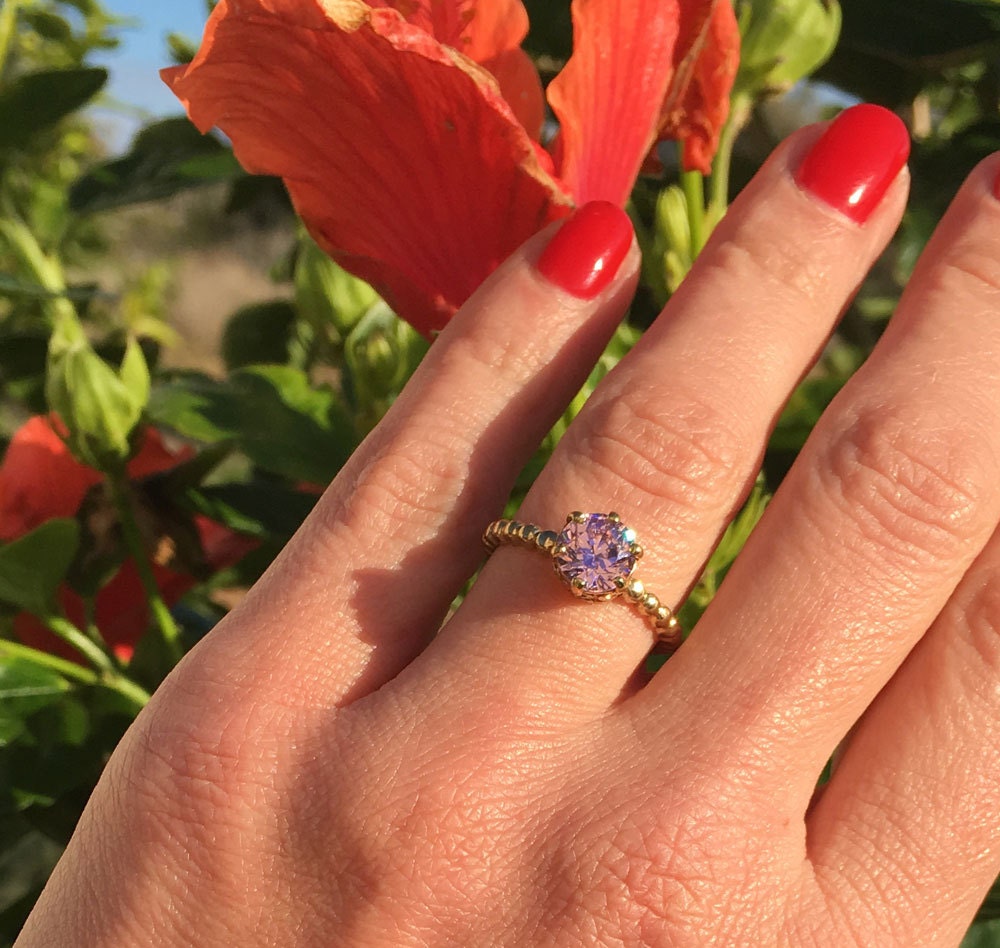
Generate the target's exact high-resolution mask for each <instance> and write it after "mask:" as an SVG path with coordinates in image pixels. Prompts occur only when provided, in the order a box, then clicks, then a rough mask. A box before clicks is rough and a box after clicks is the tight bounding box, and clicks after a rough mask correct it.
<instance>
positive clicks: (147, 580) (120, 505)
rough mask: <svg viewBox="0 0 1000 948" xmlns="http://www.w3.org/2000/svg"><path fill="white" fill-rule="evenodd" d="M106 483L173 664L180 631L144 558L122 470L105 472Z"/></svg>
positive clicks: (178, 655)
mask: <svg viewBox="0 0 1000 948" xmlns="http://www.w3.org/2000/svg"><path fill="white" fill-rule="evenodd" d="M107 483H108V487H109V489H110V491H111V498H112V500H113V502H114V505H115V509H116V510H117V511H118V522H119V524H120V525H121V529H122V537H123V538H124V540H125V548H126V549H127V550H128V552H129V554H130V555H131V556H132V559H133V560H135V566H136V571H137V572H138V574H139V580H140V581H141V582H142V588H143V589H144V590H145V593H146V600H147V601H148V602H149V608H150V611H151V612H152V613H153V621H154V622H155V623H156V627H157V629H158V630H159V633H160V638H161V639H162V640H163V644H164V646H165V647H166V650H167V654H168V655H169V656H170V658H171V659H172V661H173V663H174V664H176V663H177V662H179V661H180V660H181V658H182V657H183V655H184V648H183V645H182V644H181V631H180V629H179V628H178V626H177V623H176V622H175V621H174V617H173V616H172V615H171V614H170V609H169V608H168V606H167V604H166V603H165V602H164V601H163V596H162V594H161V593H160V587H159V586H157V585H156V577H155V576H154V575H153V567H152V565H151V564H150V562H149V557H148V556H147V555H146V546H145V544H144V543H143V542H142V533H141V531H140V530H139V523H138V521H137V520H136V517H135V508H134V507H133V506H132V490H131V487H130V486H129V482H128V477H127V475H126V474H125V471H124V469H121V470H118V471H114V472H108V473H107Z"/></svg>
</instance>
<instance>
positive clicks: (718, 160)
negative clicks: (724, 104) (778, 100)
mask: <svg viewBox="0 0 1000 948" xmlns="http://www.w3.org/2000/svg"><path fill="white" fill-rule="evenodd" d="M749 119H750V102H749V100H748V99H746V98H743V97H739V98H734V99H733V101H732V105H731V106H730V109H729V118H727V119H726V124H725V125H723V126H722V131H721V132H720V134H719V148H718V151H716V153H715V161H714V162H713V163H712V181H711V189H710V197H709V205H710V206H711V207H712V209H713V211H714V217H715V219H716V220H717V219H719V218H720V217H722V212H723V210H724V209H725V208H726V207H727V206H728V204H729V175H730V169H731V168H732V162H733V146H734V145H735V144H736V139H737V137H738V136H739V134H740V132H741V131H743V128H744V126H745V125H746V123H747V122H748V121H749Z"/></svg>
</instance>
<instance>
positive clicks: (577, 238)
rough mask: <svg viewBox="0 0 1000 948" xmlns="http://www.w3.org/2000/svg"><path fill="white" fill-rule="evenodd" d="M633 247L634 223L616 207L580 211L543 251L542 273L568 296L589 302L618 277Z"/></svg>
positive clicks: (600, 204)
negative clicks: (616, 275)
mask: <svg viewBox="0 0 1000 948" xmlns="http://www.w3.org/2000/svg"><path fill="white" fill-rule="evenodd" d="M631 246H632V222H631V221H630V220H629V218H628V215H627V214H626V213H625V212H624V211H623V210H622V209H621V208H620V207H618V206H617V205H615V204H611V203H609V202H607V201H591V202H590V203H589V204H584V205H583V207H581V208H579V210H577V211H576V212H575V213H574V214H573V216H572V217H570V218H569V219H568V220H567V221H566V223H565V224H563V225H562V227H560V228H559V230H558V231H556V235H555V237H553V238H552V240H551V241H550V242H549V245H548V246H547V247H546V248H545V250H543V251H542V255H541V256H540V257H539V258H538V263H537V264H535V266H536V268H537V270H538V272H539V273H541V274H542V276H544V277H545V278H546V279H547V280H550V281H551V282H552V283H555V285H556V286H558V287H561V288H562V289H564V290H565V291H566V292H567V293H572V294H573V295H574V296H576V297H578V298H579V299H582V300H590V299H593V298H594V297H595V296H597V295H598V294H599V293H600V292H601V290H603V289H605V288H606V287H607V286H608V284H609V283H610V282H611V281H612V280H613V279H614V278H615V274H616V273H617V272H618V270H619V269H620V268H621V265H622V262H623V261H624V260H625V258H626V257H627V256H628V251H629V248H630V247H631Z"/></svg>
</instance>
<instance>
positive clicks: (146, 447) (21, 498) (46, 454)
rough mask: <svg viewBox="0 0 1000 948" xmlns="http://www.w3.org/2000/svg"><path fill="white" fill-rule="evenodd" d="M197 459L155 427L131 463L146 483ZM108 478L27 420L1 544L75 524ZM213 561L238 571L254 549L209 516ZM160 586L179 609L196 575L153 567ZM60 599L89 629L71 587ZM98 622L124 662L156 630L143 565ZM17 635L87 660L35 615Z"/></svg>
mask: <svg viewBox="0 0 1000 948" xmlns="http://www.w3.org/2000/svg"><path fill="white" fill-rule="evenodd" d="M190 456H191V452H190V451H189V450H183V451H171V450H169V449H168V448H167V446H166V445H165V444H164V443H163V440H162V439H161V437H160V435H159V433H158V432H157V431H155V430H154V429H152V428H147V429H146V431H145V432H144V434H143V442H142V447H141V449H140V450H139V452H138V454H137V455H136V456H135V457H134V458H133V459H132V460H131V461H130V462H129V465H128V473H129V476H130V477H131V478H132V479H134V480H138V479H141V478H144V477H148V476H150V475H152V474H157V473H160V472H161V471H166V470H169V469H170V468H172V467H174V466H176V465H177V464H178V463H180V462H181V461H184V460H186V459H187V458H189V457H190ZM100 481H101V475H100V474H99V473H98V472H97V471H95V470H92V469H91V468H89V467H86V466H84V465H83V464H81V463H80V462H79V461H77V460H76V459H75V458H74V457H73V456H72V455H71V454H70V453H69V449H68V448H67V447H66V445H65V443H64V442H63V440H62V438H60V437H59V434H58V433H57V431H56V430H55V428H54V427H53V425H52V423H51V422H50V421H49V420H48V419H47V418H43V417H35V418H32V419H30V420H29V421H27V422H26V423H25V424H24V425H23V426H22V427H21V428H20V429H18V431H17V432H16V433H15V435H14V437H13V439H12V440H11V442H10V446H9V447H8V449H7V453H6V454H5V456H4V459H3V463H2V464H0V541H3V542H10V541H12V540H16V539H18V538H19V537H21V536H23V535H24V534H26V533H29V532H30V531H32V530H34V529H35V528H36V527H39V526H41V524H43V523H45V522H46V521H47V520H51V519H53V518H56V517H73V516H75V515H76V514H77V512H78V511H79V510H80V507H81V505H82V504H83V501H84V498H85V496H86V494H87V492H88V491H89V490H90V489H91V488H92V487H94V486H95V485H97V484H98V483H100ZM195 525H196V526H197V528H198V533H199V535H200V537H201V541H202V547H203V549H204V552H205V556H206V559H207V560H208V562H209V563H210V564H211V565H212V566H213V567H214V568H216V569H220V568H222V567H223V566H226V565H230V564H232V563H234V562H236V560H238V559H239V558H240V557H241V556H242V555H243V554H244V553H246V552H248V550H249V549H250V548H251V547H252V545H253V541H252V540H248V539H247V538H246V537H241V536H239V535H238V534H234V533H232V532H231V531H229V530H227V529H225V528H224V527H221V526H220V525H219V524H216V523H213V522H212V521H210V520H207V519H205V518H204V517H197V518H195ZM153 573H154V575H155V577H156V583H157V586H158V587H159V589H160V592H161V593H162V595H163V598H164V600H165V601H166V602H167V604H168V605H173V604H174V603H176V602H177V601H178V600H179V599H180V598H181V596H183V595H184V593H186V592H187V591H188V590H189V589H190V588H191V587H192V586H193V585H194V584H195V579H194V578H193V577H192V576H189V575H186V574H184V573H182V572H178V571H176V570H174V569H169V568H167V567H165V566H160V565H158V564H155V563H154V564H153ZM59 600H60V603H61V605H62V607H63V609H64V610H65V611H66V614H67V616H69V618H70V619H71V620H72V621H73V622H74V623H76V624H77V625H83V623H84V622H85V610H84V603H83V600H82V599H81V598H80V596H78V595H77V594H76V593H75V592H73V591H72V590H71V589H70V588H69V587H68V586H63V588H62V589H61V590H60V593H59ZM94 618H95V621H96V623H97V627H98V628H99V629H100V630H101V634H102V635H103V636H104V639H105V641H106V642H107V643H108V644H109V645H110V646H111V648H112V649H113V650H114V652H115V654H117V655H118V657H119V658H121V659H122V660H124V661H127V660H128V659H129V658H131V656H132V652H133V649H134V647H135V643H136V642H137V641H138V639H139V638H140V636H141V635H142V634H143V633H144V632H145V631H146V629H147V627H148V626H149V619H150V617H149V607H148V605H147V602H146V596H145V593H144V592H143V588H142V583H141V582H140V580H139V575H138V572H137V571H136V567H135V562H134V561H133V560H130V559H127V560H125V561H124V563H123V564H122V565H121V567H120V568H119V569H118V571H117V572H116V573H115V574H114V576H113V577H112V578H111V580H110V581H109V582H108V583H107V584H106V585H105V586H104V587H102V589H101V590H100V592H99V593H98V594H97V599H96V602H95V617H94ZM14 632H15V634H16V635H17V636H18V638H19V639H21V641H23V642H24V643H25V644H26V645H31V646H34V647H35V648H40V649H44V650H45V651H48V652H53V653H55V654H58V655H61V656H63V657H65V658H70V659H75V660H79V655H78V654H77V653H76V651H75V650H74V649H72V648H71V647H70V646H68V645H66V644H65V643H64V642H62V641H61V640H60V639H57V638H56V637H55V636H54V635H53V634H52V633H51V632H49V631H48V630H47V629H46V628H45V627H44V626H43V625H42V624H41V622H39V621H38V619H36V618H35V617H34V616H31V615H28V614H27V613H21V614H20V615H18V616H17V617H15V619H14Z"/></svg>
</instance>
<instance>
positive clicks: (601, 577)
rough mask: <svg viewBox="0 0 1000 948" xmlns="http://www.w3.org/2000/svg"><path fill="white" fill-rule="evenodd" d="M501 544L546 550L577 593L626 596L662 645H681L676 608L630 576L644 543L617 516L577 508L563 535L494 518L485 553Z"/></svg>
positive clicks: (485, 540) (603, 598)
mask: <svg viewBox="0 0 1000 948" xmlns="http://www.w3.org/2000/svg"><path fill="white" fill-rule="evenodd" d="M502 544H511V545H515V546H523V547H527V548H528V549H531V550H538V551H539V552H541V553H545V554H547V555H548V556H550V557H552V565H553V566H554V567H555V571H556V575H558V577H559V578H560V579H561V580H562V581H563V583H565V584H566V585H567V586H568V587H569V588H570V591H571V592H572V593H573V595H574V596H576V597H577V598H579V599H587V600H589V601H591V602H606V601H607V600H609V599H616V598H618V597H619V596H620V597H623V598H624V599H625V600H626V601H628V602H630V603H631V604H632V605H633V606H635V608H636V609H637V610H638V611H639V612H640V613H641V614H642V615H643V616H645V617H646V618H647V619H648V620H649V622H650V624H651V625H652V627H653V631H654V632H655V633H656V639H657V642H658V643H659V644H660V645H662V646H665V647H666V648H668V649H675V648H677V646H678V645H680V644H681V641H682V639H683V632H682V631H681V626H680V623H679V622H678V621H677V617H676V616H675V615H674V613H673V611H672V610H671V609H670V608H669V607H667V606H665V605H663V603H661V602H660V600H659V599H658V598H657V597H656V596H654V595H653V594H652V593H651V592H649V591H648V590H647V589H646V587H645V586H644V585H643V584H642V582H641V581H640V580H638V579H635V578H634V577H633V576H632V573H633V572H634V571H635V567H636V564H637V563H638V561H639V560H640V559H641V558H642V552H643V551H642V546H641V545H640V544H639V541H638V540H637V539H636V535H635V531H634V530H630V529H629V528H628V527H626V526H625V525H624V524H623V523H622V520H621V517H619V516H618V514H616V513H606V514H603V513H590V514H587V513H580V512H579V511H574V512H573V513H571V514H570V515H569V516H568V517H567V518H566V526H565V527H563V529H562V532H560V533H556V532H555V531H553V530H542V529H541V528H540V527H536V526H535V525H534V524H531V523H521V522H520V521H518V520H494V521H493V523H491V524H490V525H489V526H488V527H487V528H486V530H485V532H484V533H483V545H484V546H485V547H486V553H487V555H490V554H492V553H493V552H494V551H495V550H496V549H497V547H499V546H500V545H502Z"/></svg>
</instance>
